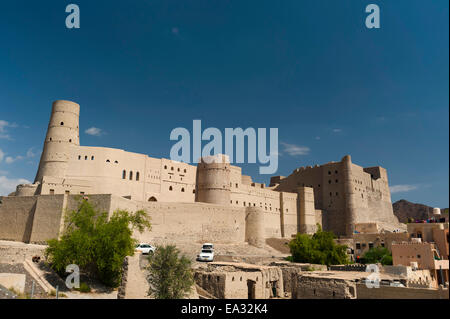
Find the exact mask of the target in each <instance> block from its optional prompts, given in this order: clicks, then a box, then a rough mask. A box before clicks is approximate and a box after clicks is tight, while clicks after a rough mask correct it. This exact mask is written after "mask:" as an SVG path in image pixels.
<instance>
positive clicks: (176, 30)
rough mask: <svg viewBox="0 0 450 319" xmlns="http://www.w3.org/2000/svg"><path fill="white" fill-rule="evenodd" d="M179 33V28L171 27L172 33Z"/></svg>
mask: <svg viewBox="0 0 450 319" xmlns="http://www.w3.org/2000/svg"><path fill="white" fill-rule="evenodd" d="M179 33H180V29H178V28H177V27H173V28H172V34H174V35H178V34H179Z"/></svg>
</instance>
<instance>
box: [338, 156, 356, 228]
mask: <svg viewBox="0 0 450 319" xmlns="http://www.w3.org/2000/svg"><path fill="white" fill-rule="evenodd" d="M341 162H342V170H343V176H344V199H345V207H344V210H345V234H346V235H347V236H352V235H353V231H354V230H355V222H356V206H357V205H356V198H355V196H356V195H355V193H354V192H353V189H354V188H353V183H352V176H351V172H352V158H351V157H350V155H346V156H344V157H343V158H342V161H341Z"/></svg>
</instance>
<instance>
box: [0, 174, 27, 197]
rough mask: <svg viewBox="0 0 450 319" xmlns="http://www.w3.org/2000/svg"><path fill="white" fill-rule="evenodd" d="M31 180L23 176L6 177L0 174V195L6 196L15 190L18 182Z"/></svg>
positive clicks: (22, 182)
mask: <svg viewBox="0 0 450 319" xmlns="http://www.w3.org/2000/svg"><path fill="white" fill-rule="evenodd" d="M30 183H31V182H30V181H29V180H27V179H24V178H8V177H6V176H0V196H6V195H8V194H10V193H12V192H14V191H15V190H16V186H17V185H19V184H30Z"/></svg>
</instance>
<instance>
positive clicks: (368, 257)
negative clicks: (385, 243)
mask: <svg viewBox="0 0 450 319" xmlns="http://www.w3.org/2000/svg"><path fill="white" fill-rule="evenodd" d="M361 261H362V262H363V263H364V264H377V263H381V264H382V265H392V254H391V253H390V252H389V250H388V249H387V248H385V247H374V248H371V249H369V250H368V251H367V252H366V253H365V254H364V256H363V258H362V260H361Z"/></svg>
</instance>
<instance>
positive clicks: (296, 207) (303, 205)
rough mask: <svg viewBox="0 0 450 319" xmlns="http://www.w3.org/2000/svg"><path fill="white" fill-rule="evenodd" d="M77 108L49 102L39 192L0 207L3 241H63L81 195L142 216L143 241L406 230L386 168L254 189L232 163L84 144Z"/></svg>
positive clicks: (28, 189)
mask: <svg viewBox="0 0 450 319" xmlns="http://www.w3.org/2000/svg"><path fill="white" fill-rule="evenodd" d="M79 114H80V106H79V105H78V104H77V103H74V102H70V101H64V100H59V101H55V102H54V103H53V107H52V112H51V116H50V122H49V125H48V129H47V134H46V137H45V141H44V146H43V151H42V155H41V158H40V163H39V167H38V171H37V174H36V178H35V180H34V183H33V184H27V185H18V186H17V188H16V191H15V192H13V193H12V194H10V195H9V196H4V197H2V198H1V203H0V239H3V240H13V241H23V242H29V243H44V242H45V241H47V240H48V239H50V238H55V237H58V236H59V234H60V233H61V230H62V229H63V226H64V223H63V220H64V218H63V217H64V212H65V211H67V210H73V209H76V208H77V205H78V201H79V197H80V195H82V196H84V197H85V198H88V199H89V201H91V202H93V203H94V204H95V206H96V207H97V208H98V209H100V210H103V211H107V212H109V213H112V212H113V211H114V210H116V209H127V210H132V211H134V210H137V209H145V210H146V211H147V212H148V213H149V215H150V217H151V218H152V225H153V229H152V231H151V234H150V233H144V234H142V235H140V236H141V237H140V239H141V240H146V239H147V240H149V239H150V238H152V237H154V236H162V237H164V236H172V235H173V236H183V237H184V238H186V239H187V240H190V239H192V240H196V241H198V240H200V239H202V240H205V241H214V242H216V241H222V242H248V243H249V244H252V245H255V246H263V245H264V242H265V239H267V238H284V237H285V238H290V237H291V236H292V235H295V234H296V233H298V232H301V233H309V234H311V233H314V232H315V231H316V225H317V224H320V225H322V226H323V228H324V229H325V230H330V231H333V232H334V233H335V234H337V235H339V236H347V237H351V235H352V234H353V232H354V228H355V224H357V223H369V222H374V223H378V224H379V225H380V226H381V227H383V228H384V229H386V230H390V229H395V228H399V227H401V226H400V224H399V223H398V220H397V218H396V217H395V216H394V214H393V211H392V204H391V197H390V191H389V185H388V177H387V171H386V169H384V168H382V167H379V166H376V167H367V168H364V167H361V166H358V165H356V164H354V163H352V160H351V157H350V156H349V155H346V156H344V157H343V158H342V160H341V161H339V162H330V163H326V164H324V165H320V166H319V165H316V166H314V167H311V166H308V167H301V168H297V169H295V170H294V171H293V172H292V174H291V175H289V176H287V177H283V176H274V177H272V178H271V181H270V185H269V186H266V185H265V184H262V183H256V182H254V181H253V180H252V178H251V177H250V176H246V175H243V174H242V170H241V168H240V167H238V166H234V165H231V164H230V162H229V159H228V157H227V156H226V155H222V154H218V155H215V156H211V157H209V158H207V159H205V158H202V159H201V161H200V162H199V163H198V164H197V165H196V166H194V165H190V164H187V163H183V162H178V161H173V160H170V159H165V158H152V157H149V156H147V155H144V154H137V153H132V152H127V151H124V150H121V149H114V148H107V147H91V146H82V145H80V136H79Z"/></svg>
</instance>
